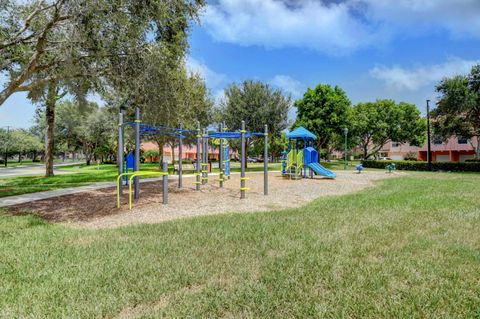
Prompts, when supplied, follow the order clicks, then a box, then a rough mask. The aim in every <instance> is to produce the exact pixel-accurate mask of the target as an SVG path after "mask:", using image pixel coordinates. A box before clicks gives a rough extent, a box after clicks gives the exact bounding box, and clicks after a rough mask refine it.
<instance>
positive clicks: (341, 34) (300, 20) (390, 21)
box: [203, 0, 480, 55]
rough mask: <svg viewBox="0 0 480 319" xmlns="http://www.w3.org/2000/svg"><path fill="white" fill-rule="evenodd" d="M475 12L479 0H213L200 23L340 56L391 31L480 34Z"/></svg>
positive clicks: (246, 38)
mask: <svg viewBox="0 0 480 319" xmlns="http://www.w3.org/2000/svg"><path fill="white" fill-rule="evenodd" d="M479 15H480V1H479V0H455V1H453V0H422V1H419V0H396V1H391V0H343V1H328V2H327V1H325V0H303V1H292V0H218V1H217V2H216V3H214V4H211V5H209V6H208V7H207V8H206V10H205V13H204V17H203V23H204V25H205V27H206V30H207V32H209V34H210V35H211V36H212V37H213V38H214V39H216V40H217V41H222V42H228V43H235V44H240V45H245V46H249V45H259V46H263V47H267V48H282V47H299V48H309V49H313V50H317V51H321V52H326V53H329V54H334V55H342V54H348V53H351V52H352V51H354V50H357V49H359V48H363V47H369V46H375V45H382V44H384V43H385V42H386V41H389V40H391V39H392V37H394V36H395V35H402V36H416V35H418V34H420V33H424V32H442V33H445V31H448V35H450V36H453V37H461V36H473V37H480V19H479V18H478V17H479Z"/></svg>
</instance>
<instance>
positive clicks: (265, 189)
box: [263, 124, 268, 195]
mask: <svg viewBox="0 0 480 319" xmlns="http://www.w3.org/2000/svg"><path fill="white" fill-rule="evenodd" d="M263 136H264V142H263V143H264V144H265V148H264V152H263V195H268V125H266V124H265V131H264V134H263Z"/></svg>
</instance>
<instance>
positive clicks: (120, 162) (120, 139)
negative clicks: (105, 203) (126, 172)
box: [117, 112, 123, 194]
mask: <svg viewBox="0 0 480 319" xmlns="http://www.w3.org/2000/svg"><path fill="white" fill-rule="evenodd" d="M117 147H118V152H117V166H118V175H121V174H122V173H123V113H122V112H120V113H118V146H117ZM122 184H123V183H122V181H121V179H120V185H119V187H120V188H119V191H120V194H122V188H123V187H122V186H123V185H122Z"/></svg>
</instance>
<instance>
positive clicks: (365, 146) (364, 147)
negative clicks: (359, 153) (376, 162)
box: [363, 144, 368, 160]
mask: <svg viewBox="0 0 480 319" xmlns="http://www.w3.org/2000/svg"><path fill="white" fill-rule="evenodd" d="M367 155H368V144H365V145H364V146H363V159H364V160H366V159H368V157H367Z"/></svg>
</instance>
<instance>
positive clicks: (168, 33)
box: [0, 0, 203, 105]
mask: <svg viewBox="0 0 480 319" xmlns="http://www.w3.org/2000/svg"><path fill="white" fill-rule="evenodd" d="M0 6H1V7H0V9H1V10H0V12H1V13H0V18H1V21H2V23H1V24H0V61H1V64H0V72H4V73H6V74H7V82H6V85H5V87H4V88H3V90H2V91H1V92H0V105H2V104H3V102H4V101H5V100H6V99H7V98H8V97H9V96H10V95H11V94H13V93H14V92H18V91H32V90H34V89H36V88H38V87H41V86H42V85H45V84H48V83H51V82H52V81H56V82H59V81H68V80H74V79H83V80H88V81H93V82H95V83H97V84H98V85H100V84H101V83H99V82H100V79H101V78H104V79H109V80H110V82H111V83H117V84H118V83H119V82H121V81H122V80H120V79H119V77H121V76H122V75H123V74H124V73H125V71H128V69H126V68H125V67H126V66H127V65H128V63H129V61H135V60H136V59H137V58H138V57H139V56H141V55H143V54H144V52H145V50H146V45H147V44H148V43H151V42H157V43H162V45H163V46H164V47H168V48H169V51H170V52H171V53H172V54H173V52H178V53H179V54H180V55H182V54H183V52H184V50H185V48H186V45H187V39H186V32H187V30H188V27H189V20H190V19H196V17H197V14H198V10H199V9H200V8H201V7H202V6H203V0H192V1H186V0H171V1H162V0H154V1H138V0H124V1H116V0H114V1H112V0H70V1H66V0H30V1H8V0H7V1H2V2H0ZM123 81H125V79H123ZM86 84H87V82H85V81H83V82H77V83H76V85H75V86H74V89H76V90H78V91H85V90H86V89H88V88H89V85H86Z"/></svg>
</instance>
